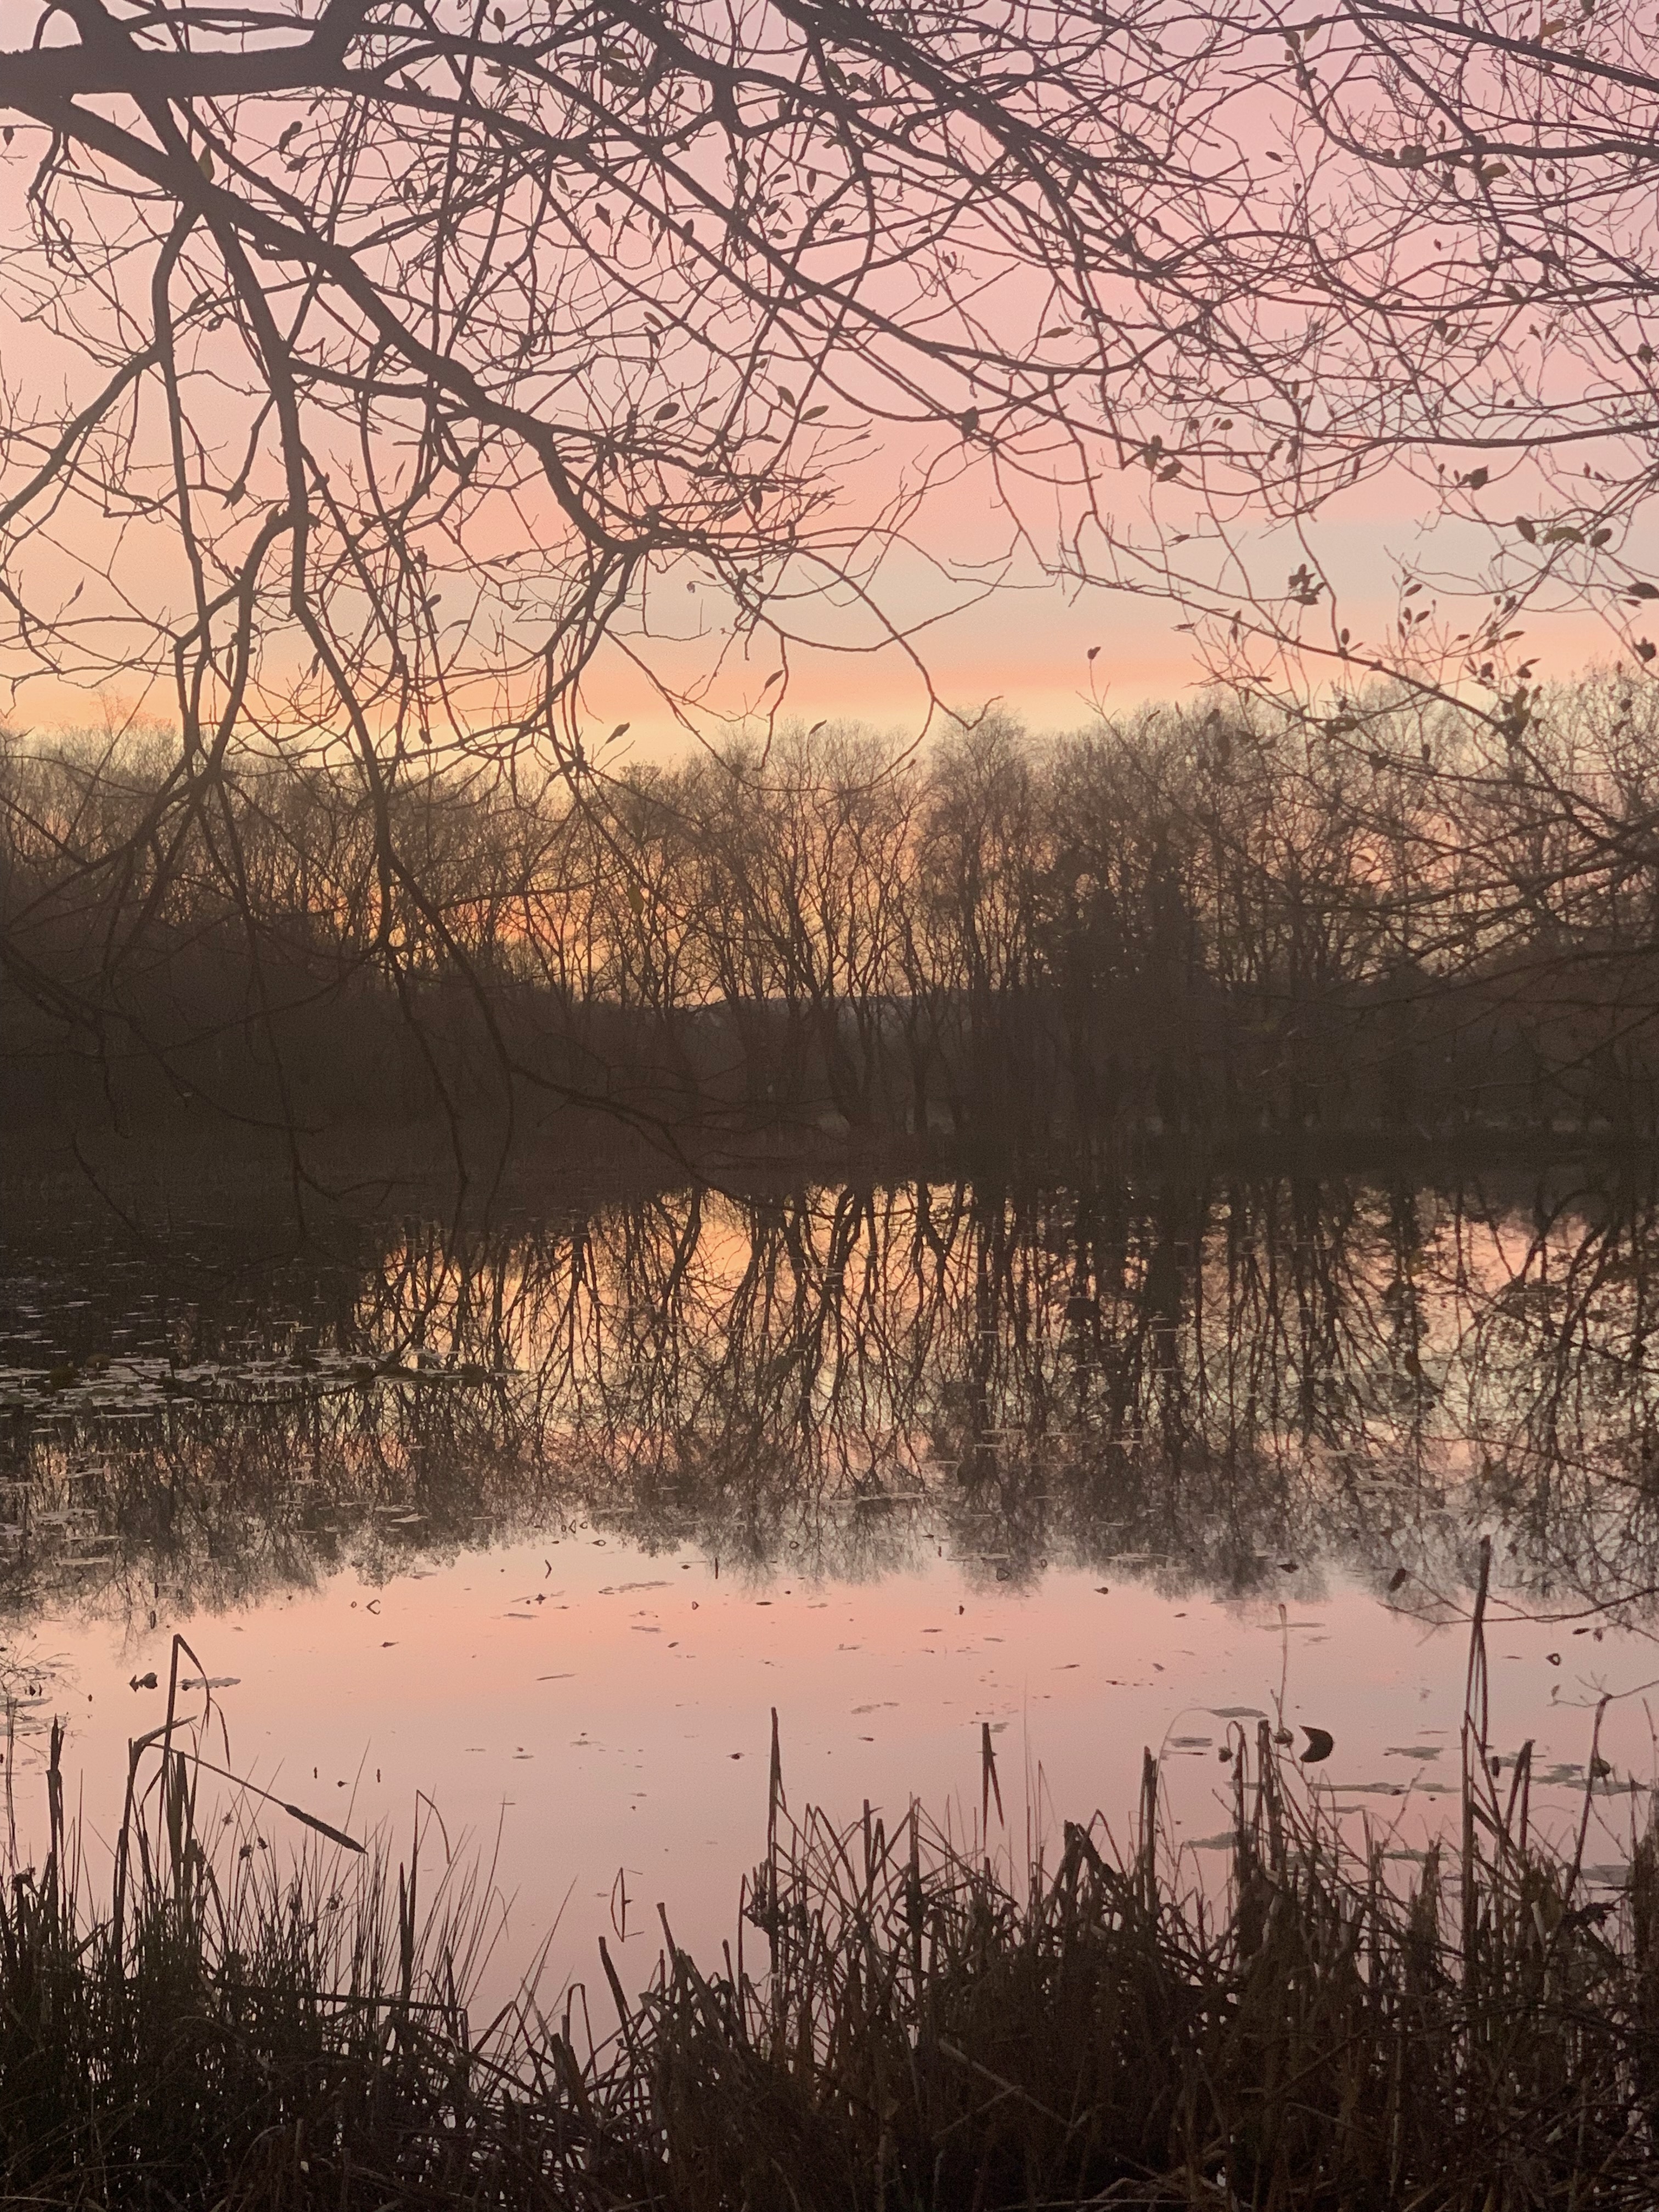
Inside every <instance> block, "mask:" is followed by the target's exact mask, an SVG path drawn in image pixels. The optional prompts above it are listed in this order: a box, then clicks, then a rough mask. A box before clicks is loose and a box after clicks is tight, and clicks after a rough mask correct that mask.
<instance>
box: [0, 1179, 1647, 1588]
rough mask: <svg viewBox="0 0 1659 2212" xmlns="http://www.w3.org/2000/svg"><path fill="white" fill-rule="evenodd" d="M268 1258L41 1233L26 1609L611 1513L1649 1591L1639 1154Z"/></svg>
mask: <svg viewBox="0 0 1659 2212" xmlns="http://www.w3.org/2000/svg"><path fill="white" fill-rule="evenodd" d="M100 1240H101V1241H100ZM235 1256H236V1238H235V1236H234V1232H220V1233H219V1234H218V1235H217V1236H216V1237H200V1238H196V1239H186V1240H185V1249H183V1250H179V1249H174V1251H173V1254H172V1255H171V1257H170V1258H169V1259H167V1261H165V1262H164V1261H161V1260H159V1259H158V1258H157V1257H156V1255H155V1254H154V1253H152V1252H144V1251H137V1250H131V1249H124V1248H123V1247H122V1245H121V1244H120V1243H119V1242H118V1239H117V1237H116V1233H115V1231H114V1229H113V1228H112V1227H111V1226H110V1225H107V1224H106V1225H104V1227H103V1228H102V1229H100V1231H98V1232H97V1234H96V1236H94V1234H93V1232H92V1231H89V1230H88V1227H87V1225H84V1224H82V1225H75V1226H74V1227H73V1229H72V1231H70V1230H66V1229H64V1227H63V1226H61V1225H59V1226H57V1227H53V1228H51V1229H48V1228H46V1227H45V1226H41V1227H40V1228H38V1229H33V1230H32V1229H30V1228H29V1226H28V1225H27V1223H25V1224H24V1225H23V1226H22V1227H21V1228H17V1227H14V1230H13V1241H12V1243H11V1244H10V1246H9V1249H8V1251H7V1253H6V1255H5V1261H4V1268H3V1273H4V1277H5V1280H4V1282H3V1285H0V1300H3V1311H0V1363H3V1364H0V1404H3V1406H4V1407H6V1408H7V1409H8V1410H7V1411H6V1413H4V1414H3V1416H0V1419H3V1423H4V1426H3V1441H0V1478H3V1492H0V1498H3V1508H0V1520H3V1524H4V1525H3V1527H0V1602H3V1604H4V1605H5V1606H6V1607H7V1608H8V1609H9V1611H10V1612H11V1613H13V1614H14V1615H15V1614H17V1613H20V1612H21V1613H36V1614H39V1613H48V1614H50V1613H59V1612H62V1611H63V1610H64V1609H65V1608H66V1607H74V1608H77V1609H96V1610H98V1611H100V1612H104V1613H109V1614H112V1615H115V1616H118V1617H119V1616H125V1617H127V1618H129V1619H131V1620H133V1621H135V1622H136V1623H139V1624H142V1623H143V1621H144V1620H145V1619H146V1618H147V1616H148V1615H149V1613H153V1612H155V1611H157V1610H158V1609H159V1610H160V1611H161V1612H162V1613H167V1612H169V1611H174V1610H177V1609H178V1608H179V1607H182V1606H187V1607H190V1608H191V1609H193V1610H201V1609H208V1610H214V1609H218V1608H230V1607H245V1606H246V1605H247V1604H249V1603H251V1602H252V1601H255V1600H257V1599H258V1598H259V1597H261V1596H262V1595H270V1593H271V1592H272V1591H274V1590H276V1589H281V1588H283V1587H284V1586H289V1587H294V1586H301V1585H306V1584H310V1583H316V1582H317V1581H319V1579H321V1578H324V1577H327V1576H329V1575H330V1574H331V1572H333V1571H335V1570H336V1569H337V1567H339V1566H341V1565H352V1566H354V1567H356V1569H357V1570H358V1571H360V1572H361V1573H363V1574H365V1575H366V1576H368V1577H369V1578H371V1579H374V1578H385V1577H391V1576H392V1575H394V1574H396V1573H397V1572H398V1571H400V1570H401V1569H403V1568H404V1567H406V1566H408V1565H410V1564H411V1563H412V1562H413V1561H414V1560H415V1559H417V1558H428V1559H430V1558H434V1557H437V1558H442V1557H446V1556H453V1555H455V1554H457V1553H459V1552H460V1551H462V1550H463V1549H465V1548H466V1547H472V1546H476V1545H477V1544H479V1543H481V1542H482V1541H495V1540H502V1541H524V1540H526V1539H528V1538H530V1537H532V1536H538V1535H542V1534H548V1535H556V1534H558V1533H560V1532H562V1531H569V1530H572V1529H574V1528H577V1527H579V1526H583V1525H586V1526H587V1527H589V1528H592V1529H593V1530H595V1531H599V1532H601V1533H603V1532H607V1531H608V1532H611V1533H613V1534H616V1535H617V1536H619V1537H623V1538H625V1539H626V1540H627V1541H629V1542H630V1543H632V1544H635V1545H638V1546H642V1547H644V1548H645V1549H646V1550H647V1552H654V1551H659V1550H666V1549H669V1548H671V1547H678V1546H684V1545H685V1544H687V1543H688V1542H690V1543H692V1544H695V1545H696V1546H697V1547H700V1548H701V1549H702V1552H703V1553H705V1554H707V1555H708V1556H709V1557H710V1558H714V1559H720V1560H721V1561H722V1563H723V1564H724V1565H725V1567H726V1571H727V1572H731V1571H738V1573H740V1574H743V1575H746V1576H764V1575H767V1574H770V1573H773V1572H775V1571H776V1570H778V1569H779V1568H780V1567H787V1569H788V1571H790V1572H791V1573H792V1574H793V1575H796V1576H801V1577H817V1576H833V1577H837V1578H841V1579H843V1580H857V1579H860V1578H866V1577H876V1576H879V1575H881V1574H883V1573H884V1572H886V1571H891V1570H893V1569H896V1568H897V1567H899V1566H901V1565H907V1564H913V1563H914V1562H915V1560H916V1559H917V1558H918V1557H920V1556H927V1557H929V1558H931V1557H933V1556H934V1555H935V1554H936V1553H943V1555H944V1556H945V1557H946V1558H955V1559H959V1560H962V1561H964V1562H967V1563H969V1566H970V1567H971V1569H972V1570H973V1571H974V1572H975V1573H976V1574H978V1575H979V1576H981V1577H983V1579H984V1580H985V1581H986V1582H987V1583H994V1582H996V1581H1010V1582H1013V1583H1021V1582H1024V1581H1026V1580H1028V1579H1030V1578H1032V1577H1036V1576H1037V1575H1038V1574H1039V1573H1040V1572H1041V1571H1042V1568H1043V1567H1044V1566H1045V1565H1049V1564H1053V1565H1070V1566H1086V1567H1088V1568H1090V1569H1091V1570H1095V1571H1099V1572H1100V1573H1102V1574H1103V1575H1106V1576H1109V1575H1114V1574H1115V1575H1117V1576H1120V1577H1128V1576H1130V1575H1133V1576H1136V1577H1147V1578H1150V1579H1152V1580H1153V1581H1155V1582H1159V1583H1164V1585H1165V1586H1167V1587H1168V1588H1169V1589H1186V1588H1188V1587H1193V1588H1197V1587H1200V1586H1202V1587H1208V1588H1211V1589H1216V1590H1219V1591H1222V1592H1230V1593H1235V1594H1243V1593H1249V1592H1251V1591H1256V1592H1260V1591H1261V1590H1263V1589H1267V1590H1269V1591H1273V1590H1274V1589H1278V1588H1279V1587H1280V1586H1283V1587H1284V1588H1285V1589H1287V1590H1288V1589H1292V1588H1295V1589H1303V1590H1306V1589H1308V1588H1310V1586H1311V1585H1310V1582H1309V1580H1308V1578H1309V1577H1314V1578H1315V1580H1316V1581H1317V1578H1318V1577H1321V1576H1322V1575H1324V1574H1326V1573H1328V1572H1331V1571H1339V1570H1340V1571H1341V1572H1342V1573H1343V1574H1344V1575H1345V1576H1346V1577H1357V1578H1358V1579H1359V1580H1360V1581H1361V1582H1362V1583H1364V1582H1369V1583H1371V1584H1372V1585H1373V1586H1375V1587H1376V1588H1378V1589H1383V1588H1385V1587H1386V1586H1388V1585H1389V1583H1391V1582H1393V1581H1394V1580H1395V1577H1397V1576H1398V1574H1399V1572H1400V1571H1401V1569H1402V1568H1403V1569H1404V1570H1406V1573H1407V1581H1406V1582H1405V1583H1402V1584H1401V1586H1400V1591H1399V1599H1400V1601H1401V1602H1404V1601H1408V1600H1414V1601H1417V1602H1419V1603H1428V1602H1430V1601H1431V1593H1433V1592H1436V1591H1440V1592H1451V1591H1453V1590H1455V1589H1457V1588H1459V1587H1460V1586H1461V1584H1462V1581H1463V1579H1464V1577H1465V1573H1466V1569H1467V1565H1468V1557H1469V1555H1470V1553H1472V1547H1473V1545H1474V1541H1475V1538H1476V1536H1477V1535H1478V1534H1479V1532H1480V1529H1481V1528H1483V1527H1488V1526H1492V1525H1493V1524H1494V1523H1496V1524H1498V1525H1499V1526H1501V1528H1502V1531H1503V1541H1504V1545H1505V1547H1507V1549H1506V1551H1505V1553H1504V1577H1505V1580H1506V1582H1507V1583H1508V1584H1509V1585H1510V1588H1511V1589H1514V1590H1516V1592H1517V1593H1522V1594H1525V1595H1527V1596H1528V1597H1529V1598H1530V1599H1531V1600H1533V1601H1547V1602H1548V1603H1549V1605H1550V1606H1551V1607H1552V1608H1555V1607H1559V1608H1561V1609H1569V1608H1570V1607H1571V1605H1572V1604H1574V1603H1575V1602H1578V1601H1585V1602H1588V1601H1595V1602H1598V1603H1603V1604H1606V1603H1615V1604H1616V1603H1620V1602H1628V1603H1631V1604H1632V1605H1634V1604H1638V1603H1639V1602H1640V1601H1641V1599H1642V1596H1643V1595H1644V1593H1646V1592H1647V1591H1648V1590H1649V1589H1650V1588H1651V1587H1652V1586H1653V1585H1654V1584H1655V1583H1656V1582H1659V1521H1656V1516H1655V1498H1656V1494H1659V1483H1656V1480H1655V1474H1656V1470H1659V1426H1656V1408H1655V1402H1654V1387H1653V1379H1652V1374H1651V1368H1650V1358H1649V1342H1650V1337H1651V1336H1652V1334H1653V1331H1654V1328H1655V1319H1656V1293H1659V1191H1656V1187H1655V1186H1654V1184H1653V1183H1652V1182H1650V1181H1646V1180H1641V1179H1634V1178H1632V1176H1630V1175H1629V1174H1628V1173H1627V1172H1626V1173H1624V1174H1622V1175H1620V1176H1613V1177H1611V1178H1609V1179H1606V1180H1600V1181H1580V1180H1577V1179H1575V1178H1573V1177H1571V1176H1557V1177H1556V1178H1554V1179H1553V1180H1546V1181H1543V1182H1539V1183H1536V1184H1527V1185H1521V1184H1517V1183H1516V1182H1513V1181H1504V1180H1499V1181H1495V1182H1489V1183H1486V1184H1479V1183H1472V1182H1465V1183H1462V1184H1459V1185H1455V1186H1452V1187H1449V1188H1419V1189H1403V1188H1393V1189H1391V1188H1378V1187H1376V1186H1373V1185H1369V1184H1364V1183H1358V1182H1340V1181H1331V1180H1324V1181H1316V1180H1312V1179H1306V1180H1296V1179H1288V1180H1277V1181H1267V1182H1235V1181H1217V1182H1211V1183H1208V1184H1204V1185H1197V1186H1195V1185H1192V1184H1176V1183H1170V1184H1168V1185H1163V1186H1160V1185H1155V1184H1135V1183H1132V1182H1109V1183H1105V1182H1103V1183H1101V1184H1100V1185H1098V1186H1097V1187H1094V1188H1061V1187H1055V1186H1052V1185H1049V1186H1044V1185H1040V1184H1035V1183H1034V1184H1030V1185H1012V1184H998V1183H993V1182H978V1183H969V1182H958V1183H952V1184H939V1183H933V1184H927V1183H912V1184H907V1185H896V1184H895V1185H891V1186H885V1187H884V1186H874V1185H872V1186H866V1187H854V1186H849V1187H846V1188H829V1189H825V1188H818V1189H813V1190H810V1191H805V1192H800V1193H796V1194H785V1195H781V1196H780V1195H775V1194H766V1195H760V1196H732V1195H718V1194H712V1193H709V1192H707V1191H704V1192H701V1193H695V1192H694V1193H687V1194H679V1195H663V1194H652V1195H649V1196H643V1197H636V1198H624V1199H617V1200H612V1201H610V1202H607V1203H603V1204H595V1205H593V1206H588V1207H585V1208H583V1209H581V1210H580V1212H570V1211H565V1212H562V1213H559V1214H557V1215H541V1216H531V1215H525V1216H521V1217H520V1218H513V1219H511V1220H507V1221H503V1222H501V1223H498V1224H496V1225H492V1226H489V1227H488V1228H485V1229H480V1230H463V1231H460V1232H459V1233H452V1232H450V1231H446V1230H444V1229H443V1228H441V1227H440V1226H438V1225H435V1224H434V1223H432V1222H429V1221H422V1220H419V1219H409V1220H401V1221H396V1222H391V1223H380V1224H378V1225H372V1226H369V1227H366V1228H365V1227H358V1228H355V1229H352V1230H350V1231H346V1230H343V1229H341V1230H337V1231H336V1232H335V1234H334V1236H333V1238H332V1241H331V1243H329V1244H328V1245H326V1246H325V1247H321V1248H318V1249H307V1251H306V1252H304V1253H302V1254H301V1255H299V1256H298V1257H297V1258H290V1259H289V1260H288V1261H285V1262H284V1263H283V1265H281V1266H280V1267H272V1266H262V1267H258V1268H255V1269H252V1270H250V1269H246V1268H242V1269H238V1268H237V1267H235V1266H234V1264H233V1263H234V1259H235ZM1292 1576H1295V1577H1300V1578H1301V1579H1300V1580H1299V1581H1297V1582H1294V1583H1293V1582H1292V1581H1291V1577H1292Z"/></svg>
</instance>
